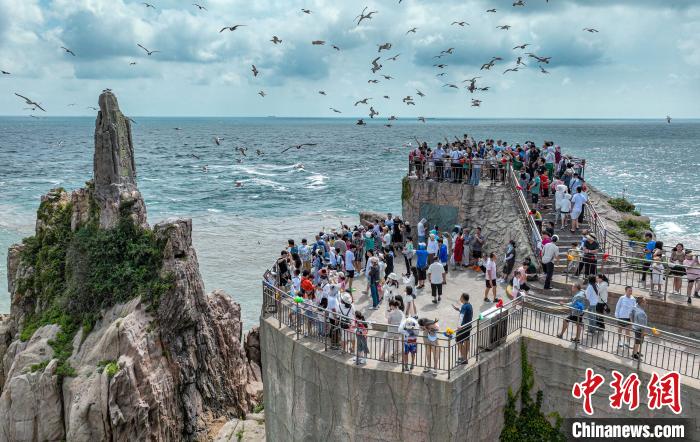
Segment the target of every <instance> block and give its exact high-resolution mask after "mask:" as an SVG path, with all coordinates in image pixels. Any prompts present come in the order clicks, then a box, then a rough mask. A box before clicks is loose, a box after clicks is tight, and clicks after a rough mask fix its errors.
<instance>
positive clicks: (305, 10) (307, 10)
mask: <svg viewBox="0 0 700 442" xmlns="http://www.w3.org/2000/svg"><path fill="white" fill-rule="evenodd" d="M301 12H303V13H304V14H311V9H302V10H301Z"/></svg>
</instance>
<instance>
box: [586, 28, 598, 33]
mask: <svg viewBox="0 0 700 442" xmlns="http://www.w3.org/2000/svg"><path fill="white" fill-rule="evenodd" d="M583 30H584V31H586V32H590V33H594V32H598V30H597V29H593V28H583Z"/></svg>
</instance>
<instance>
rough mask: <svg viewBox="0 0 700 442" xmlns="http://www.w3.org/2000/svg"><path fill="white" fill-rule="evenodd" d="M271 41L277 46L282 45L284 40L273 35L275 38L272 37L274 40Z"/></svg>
mask: <svg viewBox="0 0 700 442" xmlns="http://www.w3.org/2000/svg"><path fill="white" fill-rule="evenodd" d="M270 41H271V42H273V43H274V44H276V45H278V44H280V43H282V40H280V39H279V37H277V36H276V35H273V36H272V40H270Z"/></svg>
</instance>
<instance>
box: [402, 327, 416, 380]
mask: <svg viewBox="0 0 700 442" xmlns="http://www.w3.org/2000/svg"><path fill="white" fill-rule="evenodd" d="M399 332H400V333H401V334H403V370H404V371H411V370H413V366H414V365H416V353H417V352H418V322H417V321H416V320H415V319H413V318H411V317H406V318H404V320H403V321H401V324H400V325H399ZM409 354H410V355H411V365H410V366H409V365H408V355H409Z"/></svg>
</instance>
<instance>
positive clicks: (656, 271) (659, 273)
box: [651, 255, 664, 294]
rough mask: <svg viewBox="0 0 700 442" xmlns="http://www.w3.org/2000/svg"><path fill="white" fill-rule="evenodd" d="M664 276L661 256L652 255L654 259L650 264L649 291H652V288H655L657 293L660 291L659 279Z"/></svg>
mask: <svg viewBox="0 0 700 442" xmlns="http://www.w3.org/2000/svg"><path fill="white" fill-rule="evenodd" d="M663 276H664V265H663V263H662V262H661V257H660V256H659V255H655V256H654V261H653V263H652V264H651V293H652V294H653V293H654V289H657V290H658V291H659V293H660V292H661V281H662V280H663Z"/></svg>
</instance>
